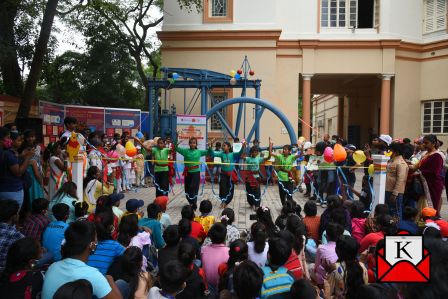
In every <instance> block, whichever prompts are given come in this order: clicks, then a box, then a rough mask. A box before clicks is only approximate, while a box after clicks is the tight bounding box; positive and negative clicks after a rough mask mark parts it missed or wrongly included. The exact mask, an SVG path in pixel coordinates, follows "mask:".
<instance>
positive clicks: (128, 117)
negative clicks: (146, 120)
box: [104, 108, 140, 137]
mask: <svg viewBox="0 0 448 299" xmlns="http://www.w3.org/2000/svg"><path fill="white" fill-rule="evenodd" d="M104 119H105V126H106V134H107V136H108V137H113V136H114V134H115V133H118V134H120V135H121V134H123V132H128V133H129V134H131V136H135V134H137V132H138V131H139V126H140V110H138V109H115V108H106V109H105V118H104Z"/></svg>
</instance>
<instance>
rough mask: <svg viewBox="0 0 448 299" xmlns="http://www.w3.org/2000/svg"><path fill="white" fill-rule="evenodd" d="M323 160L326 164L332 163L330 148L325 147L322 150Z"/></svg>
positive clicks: (331, 150)
mask: <svg viewBox="0 0 448 299" xmlns="http://www.w3.org/2000/svg"><path fill="white" fill-rule="evenodd" d="M324 160H325V161H326V162H328V163H331V162H333V161H334V158H333V149H332V148H331V147H327V148H325V150H324Z"/></svg>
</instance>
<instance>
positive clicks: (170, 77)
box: [168, 73, 180, 84]
mask: <svg viewBox="0 0 448 299" xmlns="http://www.w3.org/2000/svg"><path fill="white" fill-rule="evenodd" d="M179 78H180V76H179V74H178V73H172V74H168V82H170V84H174V83H175V82H176V80H177V79H179Z"/></svg>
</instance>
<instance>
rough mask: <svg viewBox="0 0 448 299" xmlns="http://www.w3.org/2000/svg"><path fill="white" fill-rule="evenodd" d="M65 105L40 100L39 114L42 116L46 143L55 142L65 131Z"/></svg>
mask: <svg viewBox="0 0 448 299" xmlns="http://www.w3.org/2000/svg"><path fill="white" fill-rule="evenodd" d="M64 109H65V107H64V105H60V104H55V103H50V102H45V101H39V114H40V116H41V118H42V122H43V125H42V135H43V136H44V144H45V145H46V144H48V143H50V142H55V141H56V140H57V139H58V136H59V134H61V133H63V132H64V115H65V112H64Z"/></svg>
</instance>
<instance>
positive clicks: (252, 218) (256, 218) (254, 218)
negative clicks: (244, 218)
mask: <svg viewBox="0 0 448 299" xmlns="http://www.w3.org/2000/svg"><path fill="white" fill-rule="evenodd" d="M249 220H258V217H257V214H251V215H250V216H249Z"/></svg>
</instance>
